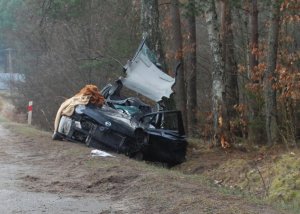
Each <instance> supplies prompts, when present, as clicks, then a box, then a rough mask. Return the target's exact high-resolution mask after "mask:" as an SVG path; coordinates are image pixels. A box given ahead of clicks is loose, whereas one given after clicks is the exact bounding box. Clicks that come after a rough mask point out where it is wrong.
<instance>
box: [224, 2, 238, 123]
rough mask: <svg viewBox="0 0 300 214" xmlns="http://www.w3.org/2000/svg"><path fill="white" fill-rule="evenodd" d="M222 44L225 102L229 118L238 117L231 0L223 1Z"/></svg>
mask: <svg viewBox="0 0 300 214" xmlns="http://www.w3.org/2000/svg"><path fill="white" fill-rule="evenodd" d="M220 35H221V36H220V38H221V44H222V56H223V60H224V77H225V102H226V106H227V114H228V119H233V118H235V117H236V111H235V108H234V106H235V105H237V104H238V103H239V91H238V82H237V70H238V69H237V63H236V59H235V54H234V38H233V32H232V23H231V5H230V1H229V0H222V1H221V33H220Z"/></svg>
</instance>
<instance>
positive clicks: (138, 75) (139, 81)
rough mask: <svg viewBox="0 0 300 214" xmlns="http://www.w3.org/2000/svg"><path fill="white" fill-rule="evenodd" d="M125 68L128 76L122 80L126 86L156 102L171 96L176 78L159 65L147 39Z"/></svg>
mask: <svg viewBox="0 0 300 214" xmlns="http://www.w3.org/2000/svg"><path fill="white" fill-rule="evenodd" d="M124 68H125V73H126V77H124V78H122V79H121V81H122V83H123V85H124V86H125V87H127V88H129V89H131V90H133V91H135V92H137V93H139V94H142V95H144V96H146V97H148V98H149V99H151V100H153V101H155V102H159V101H160V100H161V99H162V98H163V97H167V98H169V97H170V95H171V94H172V93H173V90H172V87H173V85H174V84H175V78H173V77H171V76H169V75H167V74H166V73H164V72H163V71H162V70H160V69H159V68H158V67H157V65H156V59H155V56H154V54H153V53H152V52H151V51H150V49H149V48H148V47H147V45H146V44H145V40H144V41H143V42H142V43H141V45H140V47H139V49H138V51H137V53H136V54H135V56H134V58H133V59H132V60H130V61H128V63H127V65H126V66H124Z"/></svg>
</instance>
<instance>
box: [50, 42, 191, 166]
mask: <svg viewBox="0 0 300 214" xmlns="http://www.w3.org/2000/svg"><path fill="white" fill-rule="evenodd" d="M156 63H157V62H156V59H155V57H154V55H153V54H152V52H151V51H150V50H149V48H148V47H147V46H146V44H145V41H143V42H142V43H141V45H140V47H139V48H138V51H137V52H136V54H135V56H134V57H133V59H132V60H130V61H128V63H127V64H126V65H125V66H124V72H125V76H124V77H120V78H119V79H118V80H117V81H115V82H114V83H112V84H107V85H106V86H105V87H104V88H103V89H102V90H101V92H100V93H99V94H100V95H101V96H102V98H103V99H104V101H103V100H102V98H101V97H97V96H99V94H97V88H93V89H92V90H91V91H93V90H94V91H93V93H94V92H95V93H96V95H97V96H96V98H93V101H94V103H91V102H90V101H87V100H88V99H91V96H90V95H88V96H87V99H86V97H84V96H83V97H82V96H81V97H79V98H78V96H77V97H76V96H75V98H73V99H70V100H68V101H66V102H67V103H68V105H66V104H62V106H64V107H65V108H69V107H70V106H71V107H73V110H72V111H70V109H67V110H66V109H63V107H62V106H61V108H60V109H59V111H58V115H57V118H56V119H57V124H56V127H55V132H54V134H53V139H54V140H61V139H66V140H69V141H75V142H83V143H85V144H86V145H87V146H90V147H94V148H98V149H104V150H112V151H115V152H118V153H123V154H126V155H128V156H129V157H134V158H138V159H142V160H147V161H155V162H163V163H167V164H169V165H176V164H179V163H182V162H183V161H184V160H185V155H186V147H187V141H186V139H185V131H184V127H183V121H182V117H181V112H180V111H176V110H172V111H166V110H164V108H163V105H162V99H163V98H169V97H170V96H171V94H172V93H173V90H172V87H173V86H174V84H175V78H172V77H171V76H169V75H167V74H166V73H164V72H162V71H161V70H160V68H159V65H157V64H156ZM123 86H124V87H126V88H128V89H130V90H132V91H134V92H137V93H138V94H140V95H143V96H145V97H147V98H149V99H150V100H152V101H154V102H155V103H156V105H154V106H150V105H149V104H146V103H145V102H143V101H141V100H140V99H139V98H138V97H123V96H122V95H121V91H122V88H123ZM92 97H93V96H92ZM102 101H103V103H102ZM99 103H100V104H99ZM66 106H67V107H66ZM62 109H63V111H64V110H65V112H66V113H63V111H62Z"/></svg>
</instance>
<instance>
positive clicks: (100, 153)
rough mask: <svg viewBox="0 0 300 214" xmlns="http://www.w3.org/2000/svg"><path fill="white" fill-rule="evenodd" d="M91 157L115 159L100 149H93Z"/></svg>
mask: <svg viewBox="0 0 300 214" xmlns="http://www.w3.org/2000/svg"><path fill="white" fill-rule="evenodd" d="M91 155H92V157H95V156H99V157H115V156H113V155H111V154H109V153H107V152H104V151H101V150H99V149H93V150H92V151H91Z"/></svg>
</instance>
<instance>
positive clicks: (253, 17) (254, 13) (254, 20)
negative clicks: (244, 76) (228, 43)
mask: <svg viewBox="0 0 300 214" xmlns="http://www.w3.org/2000/svg"><path fill="white" fill-rule="evenodd" d="M249 3H250V19H249V21H250V25H249V26H250V43H249V48H250V50H249V75H248V76H249V78H250V82H251V83H252V84H259V82H260V81H259V80H257V79H256V77H255V72H256V70H257V66H258V62H259V61H258V54H257V51H258V38H259V34H258V8H257V0H250V2H249ZM249 93H250V95H251V96H248V101H249V103H248V106H249V113H248V117H249V129H248V139H249V140H250V141H251V142H257V141H260V140H262V139H261V138H262V137H261V136H263V134H262V133H263V130H262V129H263V128H262V127H261V126H258V125H257V124H258V123H259V120H260V118H259V107H258V103H257V101H256V97H257V95H256V96H255V94H254V93H252V92H251V91H249Z"/></svg>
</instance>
